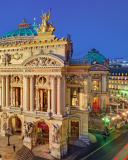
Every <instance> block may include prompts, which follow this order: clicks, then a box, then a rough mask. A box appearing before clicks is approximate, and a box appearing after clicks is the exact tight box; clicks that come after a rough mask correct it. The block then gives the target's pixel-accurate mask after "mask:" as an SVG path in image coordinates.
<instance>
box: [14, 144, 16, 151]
mask: <svg viewBox="0 0 128 160" xmlns="http://www.w3.org/2000/svg"><path fill="white" fill-rule="evenodd" d="M15 149H16V146H15V144H14V145H13V150H14V152H15Z"/></svg>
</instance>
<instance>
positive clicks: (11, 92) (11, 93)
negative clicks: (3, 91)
mask: <svg viewBox="0 0 128 160" xmlns="http://www.w3.org/2000/svg"><path fill="white" fill-rule="evenodd" d="M11 107H13V87H11Z"/></svg>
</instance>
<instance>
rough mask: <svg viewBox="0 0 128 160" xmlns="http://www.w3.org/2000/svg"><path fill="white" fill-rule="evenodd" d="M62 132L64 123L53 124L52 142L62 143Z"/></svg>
mask: <svg viewBox="0 0 128 160" xmlns="http://www.w3.org/2000/svg"><path fill="white" fill-rule="evenodd" d="M61 134H62V125H60V126H59V125H58V124H52V142H54V143H60V140H61Z"/></svg>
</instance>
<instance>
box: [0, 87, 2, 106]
mask: <svg viewBox="0 0 128 160" xmlns="http://www.w3.org/2000/svg"><path fill="white" fill-rule="evenodd" d="M1 105H2V87H1V86H0V106H1Z"/></svg>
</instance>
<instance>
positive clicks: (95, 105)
mask: <svg viewBox="0 0 128 160" xmlns="http://www.w3.org/2000/svg"><path fill="white" fill-rule="evenodd" d="M93 109H94V110H99V109H100V98H99V97H94V98H93Z"/></svg>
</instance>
